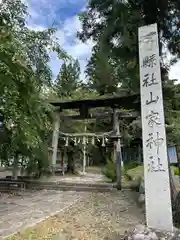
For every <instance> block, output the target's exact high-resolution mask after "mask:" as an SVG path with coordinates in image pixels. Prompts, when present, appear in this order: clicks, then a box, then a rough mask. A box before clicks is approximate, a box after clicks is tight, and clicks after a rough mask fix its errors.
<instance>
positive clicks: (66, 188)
mask: <svg viewBox="0 0 180 240" xmlns="http://www.w3.org/2000/svg"><path fill="white" fill-rule="evenodd" d="M28 189H34V190H42V189H46V190H59V191H76V192H86V191H87V192H88V191H89V192H111V191H117V190H116V189H115V188H112V187H106V188H105V187H103V188H102V187H98V186H96V187H94V186H87V185H80V184H77V185H59V184H58V185H57V184H51V185H49V184H48V185H46V184H41V185H37V184H29V185H28Z"/></svg>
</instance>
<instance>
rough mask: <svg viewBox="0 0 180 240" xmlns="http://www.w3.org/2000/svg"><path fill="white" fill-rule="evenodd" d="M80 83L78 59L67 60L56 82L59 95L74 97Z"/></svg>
mask: <svg viewBox="0 0 180 240" xmlns="http://www.w3.org/2000/svg"><path fill="white" fill-rule="evenodd" d="M79 83H80V65H79V62H78V60H75V61H73V60H71V61H65V62H64V63H63V64H62V66H61V69H60V72H59V74H58V77H57V79H56V82H55V89H56V92H57V95H58V96H59V97H61V98H62V97H72V95H73V93H74V92H75V91H76V90H77V88H78V86H79Z"/></svg>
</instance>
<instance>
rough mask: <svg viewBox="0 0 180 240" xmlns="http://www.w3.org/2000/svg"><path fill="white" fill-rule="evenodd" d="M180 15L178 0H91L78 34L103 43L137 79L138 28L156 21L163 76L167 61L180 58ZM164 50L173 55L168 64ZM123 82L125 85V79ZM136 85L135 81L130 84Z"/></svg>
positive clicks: (132, 77) (83, 15)
mask: <svg viewBox="0 0 180 240" xmlns="http://www.w3.org/2000/svg"><path fill="white" fill-rule="evenodd" d="M179 16H180V4H179V1H177V0H170V1H169V0H163V1H162V0H158V1H156V0H146V1H144V0H142V1H139V0H135V1H134V0H133V1H132V0H128V1H123V0H122V1H121V0H120V1H116V0H114V1H108V0H105V1H102V0H100V1H99V0H90V1H89V4H88V6H87V9H86V11H84V12H83V13H82V14H81V16H80V20H81V22H82V25H83V27H82V31H81V32H80V33H79V34H78V35H79V37H80V39H81V40H82V41H86V40H87V39H90V38H92V39H93V40H94V41H95V42H96V43H97V44H99V43H100V44H101V45H103V46H105V49H106V51H105V52H106V53H108V55H110V56H111V57H113V58H115V59H116V60H117V59H120V60H121V62H122V63H123V65H124V67H125V68H126V69H127V72H128V75H129V78H130V79H131V82H132V81H137V82H139V78H138V69H139V68H138V27H140V26H143V25H148V24H152V23H157V24H158V32H159V43H160V44H159V46H160V56H161V57H163V58H162V59H161V65H162V73H163V74H162V75H163V76H164V74H166V72H167V71H168V70H169V64H172V63H173V62H175V61H176V60H177V59H178V58H179V57H180V48H179V44H180V42H179V39H180V23H179ZM167 50H168V51H169V52H170V53H171V54H172V55H174V57H173V59H171V60H172V61H170V62H169V64H167V61H165V54H164V52H165V51H167ZM166 60H167V59H166ZM125 81H127V79H125ZM122 83H123V84H125V85H127V84H126V82H124V79H122ZM129 83H130V82H129ZM136 86H138V84H135V85H134V84H133V85H132V87H136Z"/></svg>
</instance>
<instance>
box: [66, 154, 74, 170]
mask: <svg viewBox="0 0 180 240" xmlns="http://www.w3.org/2000/svg"><path fill="white" fill-rule="evenodd" d="M67 158H68V164H67V172H68V173H72V174H75V164H74V157H73V153H71V152H69V153H67Z"/></svg>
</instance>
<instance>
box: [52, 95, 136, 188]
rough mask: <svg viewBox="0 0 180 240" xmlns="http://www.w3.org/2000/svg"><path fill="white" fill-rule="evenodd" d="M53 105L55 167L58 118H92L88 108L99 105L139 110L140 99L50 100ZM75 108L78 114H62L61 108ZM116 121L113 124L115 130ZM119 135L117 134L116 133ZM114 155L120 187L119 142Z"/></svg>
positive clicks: (53, 164)
mask: <svg viewBox="0 0 180 240" xmlns="http://www.w3.org/2000/svg"><path fill="white" fill-rule="evenodd" d="M50 103H51V104H52V105H53V106H54V107H55V113H54V123H53V125H54V130H53V138H52V167H53V169H54V168H55V165H56V159H57V148H58V138H59V130H60V120H61V119H62V118H63V117H67V120H68V118H69V119H71V120H72V119H74V120H80V119H81V120H83V119H84V120H85V119H92V118H94V117H95V116H91V115H90V113H89V110H90V109H92V108H100V107H110V108H111V109H112V110H113V111H114V110H115V109H119V108H123V109H127V110H137V111H139V110H140V99H139V95H130V96H124V97H111V98H99V99H87V100H75V101H64V102H60V101H58V102H50ZM67 109H71V110H77V109H78V111H79V115H75V116H63V110H67ZM117 125H118V124H117V123H116V124H115V129H116V132H118V129H117ZM82 135H83V136H85V135H87V133H81V136H82ZM118 135H119V134H118ZM114 138H117V140H118V141H117V142H118V143H120V135H119V136H117V135H116V136H114ZM116 149H117V150H116V152H117V154H116V156H117V160H116V162H117V185H118V184H119V185H120V187H119V189H121V174H120V172H121V171H120V166H121V160H122V159H121V148H120V144H119V145H117V148H116Z"/></svg>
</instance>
